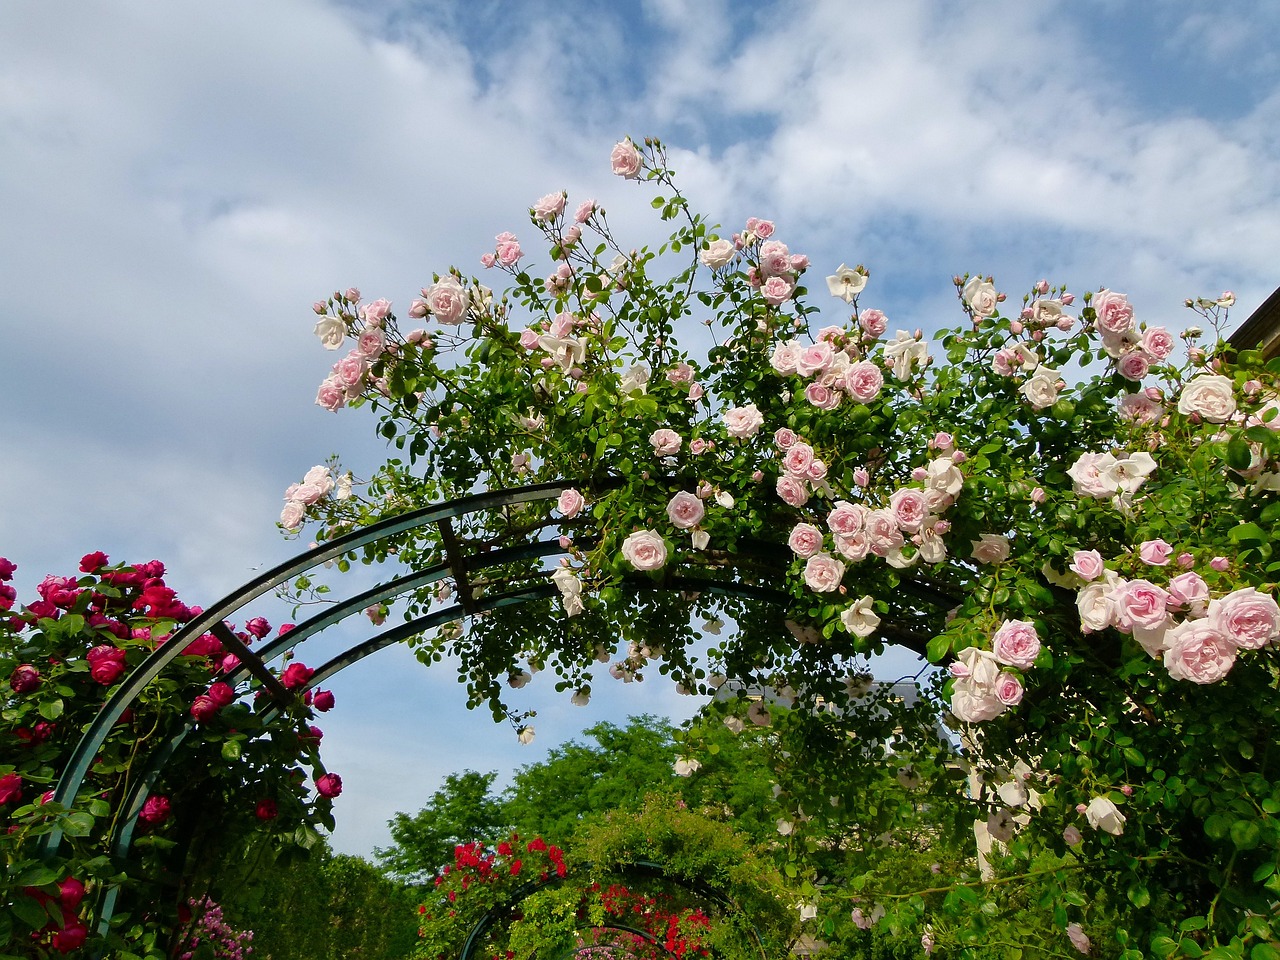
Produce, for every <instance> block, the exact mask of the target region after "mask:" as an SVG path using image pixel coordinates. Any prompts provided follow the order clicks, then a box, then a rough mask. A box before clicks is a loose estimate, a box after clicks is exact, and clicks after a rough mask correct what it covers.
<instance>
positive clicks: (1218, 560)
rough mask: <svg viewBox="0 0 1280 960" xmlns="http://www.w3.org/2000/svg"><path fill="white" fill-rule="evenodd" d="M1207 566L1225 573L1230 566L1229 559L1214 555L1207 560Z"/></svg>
mask: <svg viewBox="0 0 1280 960" xmlns="http://www.w3.org/2000/svg"><path fill="white" fill-rule="evenodd" d="M1209 566H1210V567H1212V568H1213V569H1214V570H1217V571H1218V572H1219V573H1225V572H1226V571H1227V570H1229V569H1230V568H1231V561H1230V560H1228V559H1227V558H1226V557H1214V558H1213V559H1212V560H1210V561H1209Z"/></svg>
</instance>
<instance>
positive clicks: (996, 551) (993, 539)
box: [969, 533, 1009, 564]
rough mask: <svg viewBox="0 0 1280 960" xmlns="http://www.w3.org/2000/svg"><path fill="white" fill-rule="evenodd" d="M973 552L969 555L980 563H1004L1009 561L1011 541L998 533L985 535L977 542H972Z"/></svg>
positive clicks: (970, 542)
mask: <svg viewBox="0 0 1280 960" xmlns="http://www.w3.org/2000/svg"><path fill="white" fill-rule="evenodd" d="M969 544H970V546H972V547H973V552H972V553H971V554H969V556H970V557H972V558H973V559H974V560H977V561H978V563H986V564H996V563H1004V562H1005V561H1006V560H1008V559H1009V540H1008V538H1006V537H1002V536H1000V534H998V533H984V534H983V535H982V536H981V538H979V539H977V540H970V541H969Z"/></svg>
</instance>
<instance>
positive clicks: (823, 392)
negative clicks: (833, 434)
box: [804, 380, 841, 410]
mask: <svg viewBox="0 0 1280 960" xmlns="http://www.w3.org/2000/svg"><path fill="white" fill-rule="evenodd" d="M804 398H805V399H806V400H808V401H809V403H810V404H811V405H813V406H814V407H817V408H818V409H819V410H834V409H835V408H836V407H838V406H840V398H841V394H839V393H837V392H836V391H834V390H831V389H829V388H827V387H825V386H823V385H822V384H821V383H819V382H818V381H816V380H815V381H814V382H813V383H811V384H809V385H808V386H807V387H805V388H804Z"/></svg>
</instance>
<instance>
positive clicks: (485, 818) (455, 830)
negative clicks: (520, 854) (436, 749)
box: [374, 770, 508, 881]
mask: <svg viewBox="0 0 1280 960" xmlns="http://www.w3.org/2000/svg"><path fill="white" fill-rule="evenodd" d="M496 777H497V774H496V773H477V772H476V771H474V770H464V771H463V772H462V773H456V774H455V773H451V774H449V775H448V776H447V777H445V780H444V785H443V786H441V788H440V789H439V790H437V791H436V792H435V793H434V794H432V796H431V799H430V801H428V802H427V805H426V806H424V807H423V808H422V809H421V810H419V811H418V812H417V813H415V814H414V815H413V816H409V815H408V814H406V813H397V814H396V815H395V817H394V818H393V819H392V820H391V821H390V827H391V840H392V843H391V846H389V847H387V848H385V849H383V848H377V849H375V850H374V854H375V855H376V856H377V858H378V860H379V862H380V863H381V864H382V866H383V868H384V869H385V870H387V871H389V872H390V873H391V874H392V875H393V876H395V877H398V878H401V879H404V880H410V881H414V880H416V881H425V880H427V879H430V878H431V877H433V876H435V874H436V872H437V871H438V870H439V869H440V868H441V867H443V866H444V865H445V864H447V863H451V862H452V861H453V848H454V847H455V846H457V845H458V844H460V843H476V842H480V843H489V842H492V841H493V840H495V839H496V838H498V837H500V836H502V835H504V834H506V833H507V832H508V821H507V820H506V811H505V809H504V806H503V804H502V803H500V802H499V801H498V800H497V799H496V798H494V797H493V796H492V795H491V792H490V791H491V790H492V788H493V781H494V779H495V778H496Z"/></svg>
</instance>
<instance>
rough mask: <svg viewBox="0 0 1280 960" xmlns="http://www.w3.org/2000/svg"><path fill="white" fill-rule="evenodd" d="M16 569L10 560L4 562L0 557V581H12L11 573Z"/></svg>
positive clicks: (16, 566)
mask: <svg viewBox="0 0 1280 960" xmlns="http://www.w3.org/2000/svg"><path fill="white" fill-rule="evenodd" d="M17 569H18V565H17V564H16V563H14V562H13V561H12V560H6V559H5V558H4V557H0V580H12V579H13V571H15V570H17Z"/></svg>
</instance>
